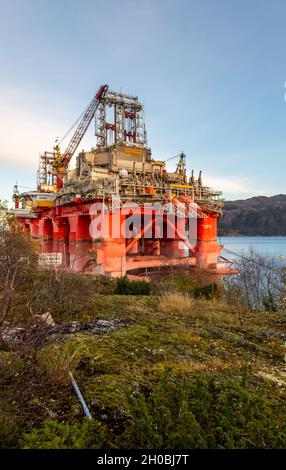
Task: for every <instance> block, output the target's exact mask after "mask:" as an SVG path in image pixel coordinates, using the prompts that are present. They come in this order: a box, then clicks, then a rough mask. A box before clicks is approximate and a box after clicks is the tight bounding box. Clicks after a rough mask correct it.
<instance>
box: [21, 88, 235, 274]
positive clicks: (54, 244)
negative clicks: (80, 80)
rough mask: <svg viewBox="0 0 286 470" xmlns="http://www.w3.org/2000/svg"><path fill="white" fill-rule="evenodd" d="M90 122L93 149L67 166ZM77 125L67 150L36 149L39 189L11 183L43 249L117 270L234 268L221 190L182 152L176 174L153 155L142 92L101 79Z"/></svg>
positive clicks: (81, 264) (69, 261)
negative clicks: (224, 235)
mask: <svg viewBox="0 0 286 470" xmlns="http://www.w3.org/2000/svg"><path fill="white" fill-rule="evenodd" d="M93 120H95V135H96V147H94V148H92V149H91V150H90V151H88V152H85V151H81V152H79V153H78V155H77V157H76V167H75V168H74V169H70V168H69V163H70V161H71V159H72V157H73V156H74V155H75V153H76V150H77V149H78V146H79V145H80V142H81V140H82V138H83V136H84V135H85V133H86V131H87V129H88V127H89V125H90V124H91V122H92V121H93ZM76 125H77V127H76V129H75V132H74V134H73V135H72V138H71V140H70V142H69V144H68V146H67V148H66V150H65V151H64V152H63V153H62V152H61V149H60V142H57V144H56V145H55V146H54V148H53V150H52V151H50V152H44V153H43V154H42V155H41V156H40V161H39V169H38V188H37V190H36V191H29V192H25V193H21V194H20V193H19V191H18V187H17V185H16V186H15V187H14V194H13V198H14V203H15V209H14V213H15V215H16V217H17V218H18V220H19V222H20V223H21V227H22V229H23V230H24V231H25V232H28V233H29V234H30V235H31V237H33V238H34V239H38V240H39V241H40V244H41V248H42V252H43V256H45V255H44V254H45V253H46V256H47V259H48V257H49V256H50V259H53V257H54V259H55V257H56V259H57V263H59V264H61V265H62V266H63V267H66V268H67V269H71V270H75V271H80V272H90V273H94V274H104V275H109V276H114V277H116V276H122V275H125V274H126V273H127V274H129V275H132V274H134V275H142V274H144V275H145V276H146V275H149V274H150V275H151V273H152V272H156V270H157V271H158V270H161V269H163V268H164V267H166V266H171V265H178V264H181V265H184V266H186V269H187V270H189V271H190V272H192V271H196V270H198V269H202V268H203V269H205V270H206V271H207V272H208V273H211V274H214V275H222V274H232V273H233V272H234V269H233V268H232V263H231V262H230V261H229V260H227V259H226V258H223V257H222V256H221V251H222V248H223V247H222V245H220V244H218V242H217V219H218V218H219V217H221V216H222V207H223V200H222V199H221V194H222V193H221V192H220V191H214V190H212V189H211V188H209V187H206V186H204V185H203V183H202V176H201V172H200V174H199V177H198V178H197V179H196V178H195V176H194V172H193V171H192V174H191V176H190V177H189V178H188V177H187V172H186V156H185V154H184V153H181V154H179V155H178V156H176V158H177V160H178V161H177V166H176V170H175V171H174V172H167V170H166V161H160V160H155V159H153V158H152V154H151V149H150V148H149V147H148V145H147V135H146V130H145V123H144V110H143V105H142V103H140V102H139V100H138V98H137V97H136V96H129V95H126V94H123V93H117V92H113V91H111V90H109V87H108V86H107V85H102V86H101V87H100V88H99V90H98V91H97V93H96V95H95V96H94V98H93V99H92V101H91V103H90V104H89V105H88V107H87V108H86V110H85V111H84V112H83V114H82V116H81V117H80V119H79V120H78V122H77V123H76ZM190 233H191V236H190Z"/></svg>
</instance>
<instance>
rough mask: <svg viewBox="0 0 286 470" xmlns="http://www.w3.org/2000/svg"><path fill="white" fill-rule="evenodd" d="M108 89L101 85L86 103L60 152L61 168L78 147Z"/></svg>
mask: <svg viewBox="0 0 286 470" xmlns="http://www.w3.org/2000/svg"><path fill="white" fill-rule="evenodd" d="M107 90H108V85H102V86H101V87H100V88H99V90H98V91H97V93H96V95H95V96H94V98H93V99H92V101H91V102H90V104H89V105H88V108H87V110H86V112H85V113H84V116H83V118H82V120H81V121H80V123H79V125H78V127H77V129H76V131H75V133H74V135H73V136H72V138H71V141H70V143H69V144H68V146H67V148H66V150H65V152H64V153H63V154H62V157H61V163H60V166H61V167H62V168H67V166H68V164H69V162H70V160H71V158H72V156H73V155H74V153H75V151H76V149H77V148H78V146H79V144H80V142H81V140H82V138H83V136H84V134H85V133H86V131H87V128H88V126H89V125H90V123H91V120H92V118H93V117H94V115H95V112H96V110H97V108H98V105H99V103H100V100H101V99H102V98H103V97H104V95H105V93H106V92H107Z"/></svg>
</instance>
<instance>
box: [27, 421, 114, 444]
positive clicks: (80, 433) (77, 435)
mask: <svg viewBox="0 0 286 470" xmlns="http://www.w3.org/2000/svg"><path fill="white" fill-rule="evenodd" d="M21 446H22V447H23V448H24V449H101V448H108V447H109V440H108V436H107V430H106V426H105V425H104V424H101V423H100V422H98V421H96V420H88V419H87V418H86V419H85V420H84V422H83V424H67V423H60V422H58V421H52V420H47V421H46V422H45V423H44V426H43V427H42V428H41V429H33V430H32V432H31V433H30V434H24V436H23V438H22V440H21Z"/></svg>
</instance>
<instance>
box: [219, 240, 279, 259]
mask: <svg viewBox="0 0 286 470" xmlns="http://www.w3.org/2000/svg"><path fill="white" fill-rule="evenodd" d="M218 241H219V243H221V244H222V245H224V248H227V249H228V250H230V251H233V252H234V253H238V254H240V255H241V254H246V253H247V252H248V251H249V248H254V250H255V251H257V252H259V253H261V254H263V255H270V256H274V257H277V259H279V257H280V256H284V257H285V259H286V237H219V238H218ZM222 255H225V256H226V255H227V256H226V257H228V258H231V259H235V255H231V254H229V253H224V251H223V252H222Z"/></svg>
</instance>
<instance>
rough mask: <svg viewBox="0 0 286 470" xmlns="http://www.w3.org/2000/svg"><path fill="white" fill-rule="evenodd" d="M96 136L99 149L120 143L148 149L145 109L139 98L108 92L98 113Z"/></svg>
mask: <svg viewBox="0 0 286 470" xmlns="http://www.w3.org/2000/svg"><path fill="white" fill-rule="evenodd" d="M107 115H108V116H110V118H111V121H112V122H107ZM95 135H96V138H97V148H102V147H108V146H110V145H114V144H118V143H120V144H132V145H136V146H138V147H146V146H147V136H146V130H145V123H144V107H143V104H142V103H140V102H139V101H138V97H137V96H130V95H125V94H122V93H116V92H114V91H108V92H107V93H106V94H105V96H104V97H103V98H102V100H101V102H100V105H99V107H98V109H97V112H96V119H95Z"/></svg>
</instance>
